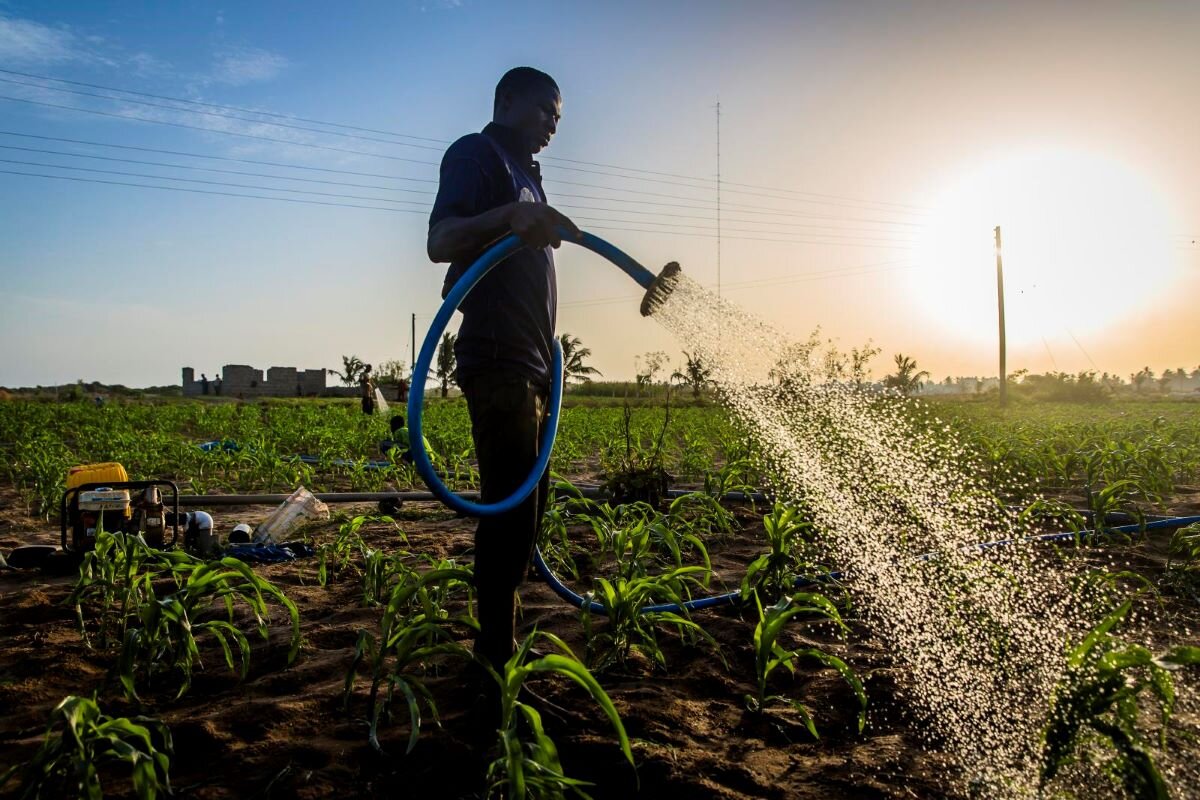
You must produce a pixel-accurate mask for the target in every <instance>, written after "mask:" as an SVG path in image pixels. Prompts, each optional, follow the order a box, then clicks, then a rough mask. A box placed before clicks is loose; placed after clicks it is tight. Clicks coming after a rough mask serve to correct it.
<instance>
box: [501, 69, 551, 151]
mask: <svg viewBox="0 0 1200 800" xmlns="http://www.w3.org/2000/svg"><path fill="white" fill-rule="evenodd" d="M497 112H498V113H497V114H496V122H499V123H500V124H501V125H506V126H508V127H510V128H512V129H514V130H516V131H519V132H521V133H522V134H524V136H525V140H526V142H528V144H529V152H531V153H537V152H539V151H540V150H541V149H542V148H544V147H545V146H546V145H548V144H550V139H551V138H552V137H553V136H554V134H555V132H556V131H557V130H558V120H559V118H560V117H561V116H562V96H561V95H559V93H558V90H557V89H555V88H554V87H553V86H550V85H548V84H539V85H537V86H534V87H533V88H531V89H528V90H526V91H524V92H516V93H510V94H507V95H505V96H504V97H503V98H501V101H500V108H499V109H498V110H497Z"/></svg>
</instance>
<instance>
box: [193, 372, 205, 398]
mask: <svg viewBox="0 0 1200 800" xmlns="http://www.w3.org/2000/svg"><path fill="white" fill-rule="evenodd" d="M192 374H193V375H195V374H196V373H194V372H193V373H192ZM200 394H208V374H207V373H204V372H201V373H200Z"/></svg>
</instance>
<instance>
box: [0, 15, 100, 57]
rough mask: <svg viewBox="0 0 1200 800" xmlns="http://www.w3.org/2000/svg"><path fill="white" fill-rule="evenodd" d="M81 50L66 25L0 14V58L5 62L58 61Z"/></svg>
mask: <svg viewBox="0 0 1200 800" xmlns="http://www.w3.org/2000/svg"><path fill="white" fill-rule="evenodd" d="M84 55H85V54H84V53H83V52H81V48H80V45H79V41H78V38H77V37H76V36H75V34H74V33H72V32H71V31H70V30H68V29H66V28H51V27H50V26H48V25H42V24H41V23H40V22H33V21H32V20H27V19H16V18H13V17H5V16H0V61H3V62H6V63H9V64H61V63H63V62H66V61H75V60H77V59H80V58H81V57H83V56H84Z"/></svg>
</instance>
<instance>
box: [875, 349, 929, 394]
mask: <svg viewBox="0 0 1200 800" xmlns="http://www.w3.org/2000/svg"><path fill="white" fill-rule="evenodd" d="M928 377H929V373H928V372H927V371H925V370H921V371H920V372H917V362H916V361H914V360H913V359H911V358H909V357H908V356H906V355H904V354H902V353H897V354H896V374H895V375H888V376H887V377H886V378H884V379H883V385H884V386H887V387H889V388H892V389H899V390H900V394H903V395H905V396H907V395H910V394H912V393H913V392H915V391H916V390H917V389H920V388H921V379H922V378H928Z"/></svg>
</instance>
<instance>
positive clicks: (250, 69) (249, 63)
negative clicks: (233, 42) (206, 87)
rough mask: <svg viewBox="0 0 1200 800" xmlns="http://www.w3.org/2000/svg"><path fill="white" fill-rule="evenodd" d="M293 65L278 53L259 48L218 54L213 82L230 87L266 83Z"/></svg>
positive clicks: (214, 66)
mask: <svg viewBox="0 0 1200 800" xmlns="http://www.w3.org/2000/svg"><path fill="white" fill-rule="evenodd" d="M290 65H291V62H290V61H288V59H287V58H286V57H284V56H282V55H280V54H278V53H272V52H270V51H268V50H260V49H258V48H244V49H241V50H237V51H233V52H229V51H227V52H224V53H218V54H217V56H216V63H215V64H214V65H213V73H212V80H213V81H214V82H216V83H224V84H227V85H229V86H244V85H246V84H248V83H264V82H266V81H269V80H273V79H274V78H276V77H278V76H279V74H280V73H282V72H283V71H284V70H285V69H287V68H288V67H289V66H290Z"/></svg>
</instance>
